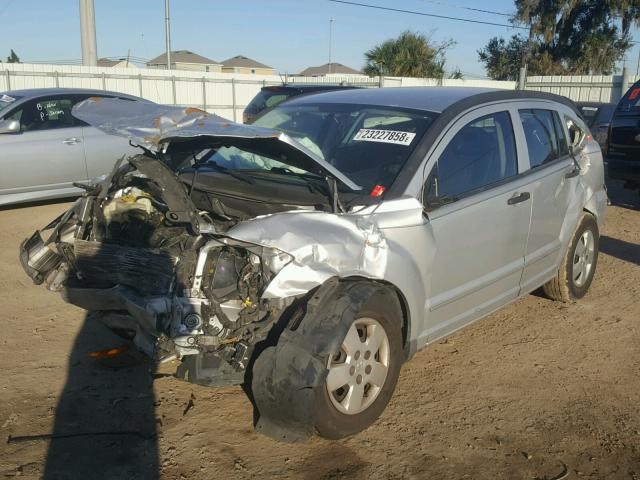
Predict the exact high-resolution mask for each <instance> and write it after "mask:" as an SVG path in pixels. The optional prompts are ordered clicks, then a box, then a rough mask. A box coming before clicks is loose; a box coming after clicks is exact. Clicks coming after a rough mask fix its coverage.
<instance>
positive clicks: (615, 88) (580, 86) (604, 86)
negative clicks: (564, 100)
mask: <svg viewBox="0 0 640 480" xmlns="http://www.w3.org/2000/svg"><path fill="white" fill-rule="evenodd" d="M636 80H637V79H636V78H635V77H630V76H628V75H626V72H625V73H623V74H622V75H563V76H560V75H558V76H543V77H527V79H526V81H525V89H527V90H537V91H539V92H550V93H555V94H558V95H564V96H565V97H568V98H570V99H571V100H573V101H576V102H604V103H617V102H618V100H620V97H622V96H623V95H624V94H625V93H626V91H627V90H628V89H629V87H630V86H631V85H633V83H634V82H635V81H636Z"/></svg>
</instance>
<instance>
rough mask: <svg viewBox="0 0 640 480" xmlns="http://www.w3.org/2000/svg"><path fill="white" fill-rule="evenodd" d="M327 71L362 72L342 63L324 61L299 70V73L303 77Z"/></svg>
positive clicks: (354, 73) (353, 73) (324, 73)
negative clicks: (321, 63)
mask: <svg viewBox="0 0 640 480" xmlns="http://www.w3.org/2000/svg"><path fill="white" fill-rule="evenodd" d="M329 66H331V68H329ZM327 73H338V74H340V73H342V74H350V75H362V72H359V71H358V70H354V69H353V68H351V67H347V66H346V65H342V64H341V63H334V62H331V63H325V64H324V65H320V66H319V67H309V68H305V69H304V70H303V71H301V72H300V75H304V76H305V77H313V76H317V75H326V74H327Z"/></svg>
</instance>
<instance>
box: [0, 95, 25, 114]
mask: <svg viewBox="0 0 640 480" xmlns="http://www.w3.org/2000/svg"><path fill="white" fill-rule="evenodd" d="M20 98H22V97H15V96H11V95H7V94H6V93H0V113H2V112H4V110H6V109H7V108H9V107H10V106H11V104H13V102H15V101H16V100H19V99H20Z"/></svg>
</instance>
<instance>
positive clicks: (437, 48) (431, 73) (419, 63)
mask: <svg viewBox="0 0 640 480" xmlns="http://www.w3.org/2000/svg"><path fill="white" fill-rule="evenodd" d="M453 44H454V42H453V41H452V40H448V41H445V42H442V43H436V42H433V41H431V38H430V37H428V36H426V35H422V34H419V33H415V32H411V31H409V30H407V31H406V32H403V33H402V34H401V35H400V36H399V37H398V38H394V39H389V40H386V41H384V42H382V43H381V44H380V45H377V46H375V47H373V48H372V49H371V50H369V51H367V52H366V53H365V57H366V60H367V63H366V65H365V66H364V68H363V69H362V71H363V72H364V73H365V74H367V75H369V76H378V75H381V76H382V75H388V76H393V77H428V78H442V77H443V76H444V74H445V71H444V65H445V62H446V51H447V49H448V48H449V47H451V46H452V45H453Z"/></svg>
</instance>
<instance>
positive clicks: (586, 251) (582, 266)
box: [543, 213, 600, 302]
mask: <svg viewBox="0 0 640 480" xmlns="http://www.w3.org/2000/svg"><path fill="white" fill-rule="evenodd" d="M599 247H600V232H599V230H598V224H597V223H596V219H595V218H594V217H593V215H591V214H589V213H585V214H584V216H583V217H582V219H581V220H580V223H579V224H578V228H576V231H575V232H574V234H573V237H572V238H571V242H570V243H569V248H568V249H567V253H566V255H565V257H564V258H563V260H562V263H561V264H560V268H559V269H558V273H557V275H556V276H555V277H554V278H553V279H552V280H551V281H549V282H547V283H546V284H545V285H544V286H543V289H544V292H545V294H546V295H547V296H548V297H549V298H551V299H552V300H557V301H560V302H570V301H573V300H577V299H580V298H582V297H584V296H585V295H586V293H587V291H588V290H589V286H590V285H591V282H592V281H593V276H594V274H595V271H596V264H597V263H598V251H599Z"/></svg>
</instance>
